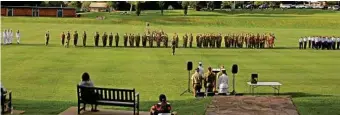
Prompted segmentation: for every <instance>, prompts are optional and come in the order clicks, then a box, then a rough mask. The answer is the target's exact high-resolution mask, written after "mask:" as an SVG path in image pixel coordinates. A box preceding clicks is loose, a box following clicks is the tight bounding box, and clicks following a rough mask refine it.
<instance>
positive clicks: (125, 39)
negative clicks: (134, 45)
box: [123, 33, 128, 47]
mask: <svg viewBox="0 0 340 115" xmlns="http://www.w3.org/2000/svg"><path fill="white" fill-rule="evenodd" d="M123 39H124V47H127V42H128V35H127V33H125V34H124V36H123Z"/></svg>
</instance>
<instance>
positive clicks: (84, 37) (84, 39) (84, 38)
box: [83, 31, 87, 47]
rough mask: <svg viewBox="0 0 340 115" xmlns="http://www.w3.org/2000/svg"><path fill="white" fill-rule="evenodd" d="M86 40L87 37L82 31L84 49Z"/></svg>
mask: <svg viewBox="0 0 340 115" xmlns="http://www.w3.org/2000/svg"><path fill="white" fill-rule="evenodd" d="M86 38H87V35H86V32H85V31H84V33H83V46H84V47H86Z"/></svg>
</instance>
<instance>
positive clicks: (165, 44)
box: [163, 33, 169, 48]
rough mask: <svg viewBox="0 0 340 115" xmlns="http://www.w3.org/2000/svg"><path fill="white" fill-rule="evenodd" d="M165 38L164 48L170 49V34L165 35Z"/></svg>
mask: <svg viewBox="0 0 340 115" xmlns="http://www.w3.org/2000/svg"><path fill="white" fill-rule="evenodd" d="M163 37H164V46H165V47H166V48H168V42H169V37H168V34H166V33H165V34H164V36H163Z"/></svg>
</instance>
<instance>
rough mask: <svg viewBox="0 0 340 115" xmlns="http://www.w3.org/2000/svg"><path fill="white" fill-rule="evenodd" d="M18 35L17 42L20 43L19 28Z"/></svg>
mask: <svg viewBox="0 0 340 115" xmlns="http://www.w3.org/2000/svg"><path fill="white" fill-rule="evenodd" d="M16 37H17V44H20V32H19V30H18V31H17V33H16Z"/></svg>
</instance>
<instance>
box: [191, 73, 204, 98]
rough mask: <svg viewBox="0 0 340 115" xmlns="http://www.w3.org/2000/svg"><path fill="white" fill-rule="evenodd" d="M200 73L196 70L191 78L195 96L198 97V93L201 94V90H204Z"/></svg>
mask: <svg viewBox="0 0 340 115" xmlns="http://www.w3.org/2000/svg"><path fill="white" fill-rule="evenodd" d="M198 72H199V69H198V68H196V69H195V73H194V74H193V75H192V76H191V81H192V89H194V96H196V93H197V92H201V88H202V82H201V77H200V75H199V73H198Z"/></svg>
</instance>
